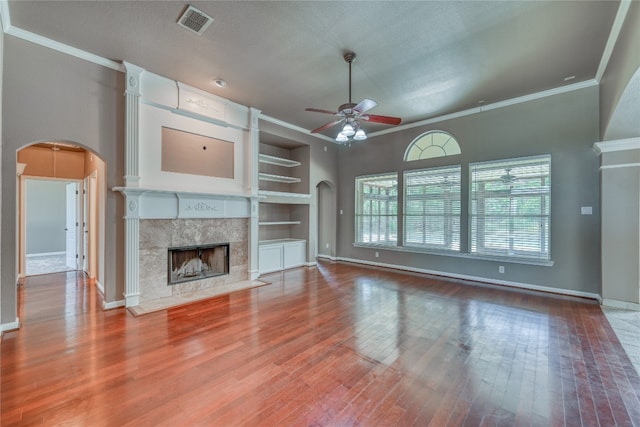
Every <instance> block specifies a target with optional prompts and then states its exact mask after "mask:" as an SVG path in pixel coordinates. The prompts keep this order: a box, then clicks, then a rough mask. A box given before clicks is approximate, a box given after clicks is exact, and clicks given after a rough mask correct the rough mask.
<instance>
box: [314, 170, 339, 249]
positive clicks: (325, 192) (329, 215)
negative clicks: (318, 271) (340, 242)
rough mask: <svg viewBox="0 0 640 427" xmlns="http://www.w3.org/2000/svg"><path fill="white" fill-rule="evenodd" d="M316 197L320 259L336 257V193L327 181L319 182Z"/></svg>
mask: <svg viewBox="0 0 640 427" xmlns="http://www.w3.org/2000/svg"><path fill="white" fill-rule="evenodd" d="M316 191H317V196H318V238H317V240H316V241H317V244H318V250H317V252H316V253H317V255H318V257H320V258H329V259H335V257H336V253H337V252H336V232H337V230H336V224H337V218H336V191H335V186H334V185H333V184H332V183H330V182H328V181H321V182H320V183H319V184H318V185H317V186H316Z"/></svg>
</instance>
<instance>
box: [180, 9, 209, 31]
mask: <svg viewBox="0 0 640 427" xmlns="http://www.w3.org/2000/svg"><path fill="white" fill-rule="evenodd" d="M212 22H213V18H212V17H210V16H209V15H207V14H206V13H204V12H203V11H201V10H198V9H196V8H195V7H193V6H189V7H187V9H186V10H185V11H184V13H183V14H182V16H180V18H178V25H180V26H181V27H183V28H186V29H187V30H189V31H193V32H194V33H196V34H198V35H202V33H204V30H206V29H207V27H208V26H209V25H211V23H212Z"/></svg>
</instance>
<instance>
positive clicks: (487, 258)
mask: <svg viewBox="0 0 640 427" xmlns="http://www.w3.org/2000/svg"><path fill="white" fill-rule="evenodd" d="M353 246H354V247H356V248H378V249H386V250H389V251H396V252H411V253H419V254H425V255H438V256H448V257H455V258H467V259H477V260H482V261H495V262H504V263H510V264H524V265H539V266H542V267H552V266H553V265H554V261H552V260H540V259H532V258H518V257H502V256H490V255H476V254H469V253H463V252H456V251H447V250H436V249H423V248H415V247H411V246H396V245H381V244H372V243H354V244H353Z"/></svg>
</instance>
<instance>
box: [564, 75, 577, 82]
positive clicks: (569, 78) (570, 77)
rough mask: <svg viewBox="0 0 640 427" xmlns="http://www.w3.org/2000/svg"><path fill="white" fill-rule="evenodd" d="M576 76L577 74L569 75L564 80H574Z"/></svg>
mask: <svg viewBox="0 0 640 427" xmlns="http://www.w3.org/2000/svg"><path fill="white" fill-rule="evenodd" d="M575 78H576V76H567V77H565V78H564V81H565V82H568V81H569V80H573V79H575Z"/></svg>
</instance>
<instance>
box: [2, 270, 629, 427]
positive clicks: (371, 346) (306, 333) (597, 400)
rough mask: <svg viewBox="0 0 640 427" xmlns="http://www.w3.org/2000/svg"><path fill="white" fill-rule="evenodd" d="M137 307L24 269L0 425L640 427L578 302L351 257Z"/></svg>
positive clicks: (63, 276) (602, 330)
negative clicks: (147, 309)
mask: <svg viewBox="0 0 640 427" xmlns="http://www.w3.org/2000/svg"><path fill="white" fill-rule="evenodd" d="M263 279H264V280H266V281H270V282H272V284H271V285H268V286H263V287H260V288H255V289H251V290H246V291H240V292H236V293H233V294H231V295H227V296H221V297H217V298H213V299H210V300H206V301H202V302H197V303H193V304H190V305H188V306H182V307H177V308H173V309H169V310H166V311H161V312H157V313H152V314H149V315H145V316H141V317H137V318H136V317H134V316H133V315H131V314H130V313H128V312H127V311H126V310H124V309H117V310H111V311H106V312H103V311H101V310H100V309H99V306H100V294H99V293H98V292H97V291H96V290H95V288H94V287H93V286H92V285H90V284H88V283H87V282H86V281H85V279H84V277H83V276H82V275H76V273H74V272H72V273H58V274H55V275H48V276H36V277H30V278H28V279H27V281H26V284H25V285H24V286H21V287H20V291H19V301H20V307H19V312H20V313H19V314H20V319H21V321H22V322H23V326H22V328H21V329H20V330H19V331H17V332H9V333H5V334H4V336H3V338H2V345H1V357H2V359H1V368H2V370H1V384H0V385H1V390H0V393H1V395H0V397H1V408H2V414H1V415H2V418H1V419H0V423H1V425H2V426H31V425H46V426H54V425H69V426H236V425H246V426H354V425H359V426H447V425H451V426H458V425H468V426H563V425H565V426H598V425H601V426H640V378H639V377H638V374H637V373H636V371H635V370H634V369H633V367H632V365H631V363H630V362H629V359H628V358H627V356H626V354H625V353H624V351H623V349H622V348H621V346H620V343H619V342H618V340H617V338H616V336H615V334H614V332H613V331H612V329H611V327H610V326H609V324H608V323H607V321H606V319H605V317H604V315H603V314H602V312H601V310H600V308H599V307H598V306H597V305H596V304H594V303H590V302H588V301H584V300H578V299H572V298H563V297H553V296H549V295H543V294H535V293H527V292H519V291H511V290H506V289H501V288H497V287H490V286H475V285H468V284H460V283H456V282H452V281H445V280H439V279H434V278H427V277H424V276H419V275H409V274H402V273H395V272H386V271H379V270H375V269H367V268H361V267H356V266H351V265H345V264H331V263H321V264H320V265H319V266H318V268H314V269H296V270H290V271H286V272H283V273H273V274H270V275H266V276H263Z"/></svg>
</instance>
